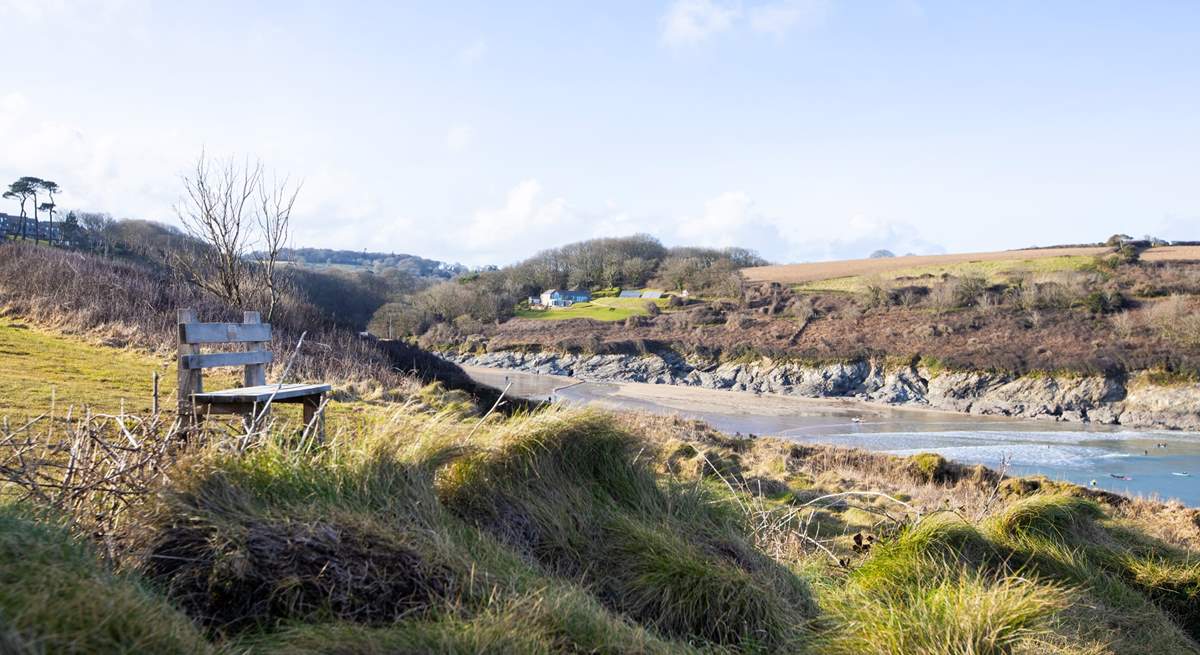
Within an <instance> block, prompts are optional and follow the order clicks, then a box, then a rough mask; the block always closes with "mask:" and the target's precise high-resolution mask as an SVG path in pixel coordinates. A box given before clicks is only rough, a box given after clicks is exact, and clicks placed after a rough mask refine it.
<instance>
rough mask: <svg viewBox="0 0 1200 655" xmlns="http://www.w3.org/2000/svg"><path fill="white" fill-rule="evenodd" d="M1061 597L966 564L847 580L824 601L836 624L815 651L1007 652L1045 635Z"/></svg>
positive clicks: (902, 653)
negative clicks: (883, 581) (907, 577)
mask: <svg viewBox="0 0 1200 655" xmlns="http://www.w3.org/2000/svg"><path fill="white" fill-rule="evenodd" d="M928 566H929V568H935V569H936V568H940V567H942V565H941V564H938V563H935V562H930V563H929V564H928ZM1065 605H1066V594H1065V593H1063V592H1062V591H1061V590H1059V589H1057V588H1055V587H1053V586H1047V585H1041V584H1037V583H1034V582H1031V581H1028V580H1024V579H1022V578H1017V577H1006V578H1000V579H988V578H985V577H980V576H978V575H974V574H971V573H967V572H962V573H959V574H957V575H946V576H940V577H932V578H929V579H926V580H923V581H920V582H917V583H915V584H905V585H892V586H889V587H888V588H886V589H879V588H872V589H865V588H863V587H859V586H856V585H850V586H849V588H848V589H846V590H844V591H843V593H841V594H839V595H837V596H834V597H833V599H832V600H831V601H830V602H829V603H827V604H826V609H827V611H828V612H829V613H830V614H831V615H832V616H833V617H834V618H835V620H836V622H837V624H836V625H837V629H836V630H831V631H830V633H828V634H827V635H826V636H825V639H824V641H823V642H822V644H821V646H822V647H821V648H820V651H821V652H824V653H830V654H839V653H846V654H854V655H859V654H862V653H888V654H894V655H908V654H910V653H922V654H928V655H943V654H944V655H1007V654H1008V653H1012V652H1014V651H1015V650H1017V649H1018V648H1020V647H1028V646H1029V645H1030V644H1031V643H1033V642H1035V641H1037V640H1042V639H1046V638H1048V637H1050V636H1051V634H1052V633H1051V630H1050V628H1049V621H1048V619H1049V618H1050V617H1051V616H1052V615H1053V614H1054V613H1055V612H1056V611H1058V610H1061V609H1062V608H1063V607H1064V606H1065Z"/></svg>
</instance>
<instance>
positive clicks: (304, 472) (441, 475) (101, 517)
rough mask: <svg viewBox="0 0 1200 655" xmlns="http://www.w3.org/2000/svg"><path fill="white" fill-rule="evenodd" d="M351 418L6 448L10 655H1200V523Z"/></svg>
mask: <svg viewBox="0 0 1200 655" xmlns="http://www.w3.org/2000/svg"><path fill="white" fill-rule="evenodd" d="M46 338H51V337H46ZM59 348H60V349H62V350H69V349H73V348H81V349H85V350H86V351H87V352H91V349H94V348H101V349H105V350H109V351H112V349H111V348H106V347H103V346H90V345H83V344H79V343H78V342H76V341H74V340H72V339H64V340H63V343H62V344H61V345H60V346H59ZM114 354H115V353H114ZM0 364H7V361H6V360H0ZM418 398H419V399H423V400H418ZM364 407H365V408H366V409H365V411H366V412H367V413H368V414H369V415H370V417H371V420H370V421H357V422H355V421H347V420H346V418H344V417H345V415H342V416H343V418H337V415H335V416H334V417H332V418H331V422H330V433H331V437H330V439H329V440H328V441H327V442H325V443H314V442H313V441H312V440H311V439H306V438H304V437H303V436H302V435H300V434H299V433H298V432H297V430H298V428H297V427H296V425H295V423H294V422H289V421H286V420H284V421H280V422H278V423H275V424H274V425H272V426H271V427H270V428H268V429H267V430H266V431H265V432H262V433H256V434H254V435H251V436H250V440H249V441H247V440H246V436H245V435H240V434H239V433H238V431H237V429H236V428H232V427H230V428H220V427H218V426H215V425H212V426H210V427H211V428H212V431H210V432H208V433H206V434H204V435H193V436H192V438H191V439H189V440H188V441H186V442H184V441H180V440H179V438H178V435H176V434H174V432H173V428H172V427H171V425H170V421H169V418H168V420H155V419H154V417H148V416H146V415H144V414H143V415H141V416H136V415H128V416H126V417H125V419H124V421H125V424H126V425H127V426H129V429H130V430H132V435H131V436H129V437H127V436H126V435H125V434H123V433H122V432H121V430H118V429H117V428H116V426H115V425H114V424H113V423H112V422H111V421H106V420H104V419H96V418H92V419H89V420H88V421H86V422H85V421H82V420H79V421H76V422H74V423H68V424H65V425H64V424H63V423H61V422H59V423H55V424H49V423H46V422H45V421H44V420H43V421H39V422H35V423H33V424H32V425H27V426H25V427H22V428H18V429H13V428H8V429H7V431H6V432H5V433H4V434H2V435H0V444H3V446H2V447H0V474H2V477H0V480H2V481H0V582H2V583H3V584H0V644H3V647H4V649H5V652H17V653H24V652H78V653H113V652H125V653H139V652H156V653H172V652H178V653H206V652H208V653H225V652H228V653H242V652H254V653H260V652H261V653H427V652H443V653H481V652H482V653H509V652H531V653H567V652H612V653H627V652H660V653H693V652H695V653H699V652H726V653H776V652H778V653H806V652H807V653H855V654H861V653H961V654H968V653H970V654H972V655H975V654H987V653H996V654H999V653H1071V654H1076V653H1089V654H1091V653H1162V652H1178V653H1187V652H1200V649H1198V647H1197V644H1196V641H1195V640H1196V638H1197V637H1198V636H1200V614H1197V612H1196V608H1197V607H1200V604H1198V603H1197V601H1198V594H1200V563H1198V560H1197V559H1196V552H1197V548H1200V513H1198V512H1196V511H1195V510H1188V509H1185V508H1183V507H1180V506H1177V505H1160V504H1157V503H1151V502H1148V501H1134V500H1129V499H1125V498H1122V497H1119V496H1112V495H1109V494H1105V493H1102V492H1093V491H1089V490H1086V489H1081V488H1077V487H1073V486H1070V485H1061V484H1057V483H1051V482H1049V481H1046V480H1040V481H1039V480H1020V479H1004V478H1002V477H1000V476H998V475H996V474H995V473H992V472H990V471H987V470H986V469H982V468H966V467H961V466H957V465H954V464H952V463H948V462H946V461H945V460H942V459H941V458H939V457H937V456H934V455H922V456H917V457H913V458H901V457H894V456H887V455H879V454H871V453H866V452H863V451H855V450H846V449H838V448H831V447H819V446H818V447H810V446H795V445H792V444H789V443H787V442H784V441H779V440H774V439H757V440H751V439H741V438H736V439H735V438H730V437H728V436H725V435H722V434H720V433H717V432H714V431H712V430H710V429H708V428H707V427H705V426H704V425H703V424H700V423H697V422H692V421H683V420H678V419H671V418H664V417H651V416H645V415H637V414H625V415H622V416H620V417H618V416H615V415H612V414H607V413H603V412H596V411H580V410H564V409H561V408H547V409H543V410H539V411H536V412H532V413H519V414H517V415H514V416H511V417H505V416H503V415H499V414H492V415H489V416H486V417H482V413H481V412H480V411H479V410H477V409H475V408H473V407H471V406H470V405H469V404H464V403H463V401H462V398H461V397H459V396H456V395H455V394H453V393H447V392H445V391H442V390H439V389H438V388H437V387H431V388H428V389H426V390H423V391H421V392H420V393H418V394H414V396H413V397H412V399H411V400H410V401H409V402H406V403H403V404H389V403H387V402H384V401H377V402H373V403H369V404H367V405H365V406H364ZM481 417H482V419H481ZM14 438H17V439H20V440H21V442H22V443H24V444H25V445H24V446H22V447H21V448H20V449H19V451H18V450H17V449H14V448H13V447H12V444H13V443H14V442H13V439H14ZM130 439H132V440H133V443H134V444H135V445H134V446H133V447H132V448H131V447H130V441H129V440H130ZM95 440H101V441H102V442H103V443H106V444H107V448H109V449H112V448H117V447H121V448H123V449H124V452H125V453H126V457H130V458H133V459H137V460H139V461H145V462H146V464H145V465H143V466H142V468H141V469H140V470H138V471H131V470H128V469H126V470H124V471H117V470H115V469H105V468H103V467H104V465H105V463H106V462H107V463H108V464H111V463H112V460H109V459H106V456H105V455H103V454H102V453H98V452H94V453H93V455H90V456H88V458H76V459H75V460H73V461H75V466H76V467H77V469H76V470H77V472H76V473H74V474H73V475H75V476H76V479H79V480H90V479H92V477H90V476H92V475H95V474H97V472H96V471H93V470H92V468H97V469H103V470H100V471H99V473H105V472H107V474H106V475H105V476H104V479H106V480H107V482H106V484H105V487H104V488H97V487H90V488H83V487H84V486H86V485H79V487H78V488H71V489H70V490H69V491H68V490H66V488H67V487H70V484H69V483H68V481H67V480H66V479H65V473H64V469H59V468H55V467H54V464H55V462H62V461H63V457H65V455H64V453H65V452H66V451H65V450H63V449H62V448H61V446H60V445H59V444H64V443H74V444H76V447H75V448H73V449H71V451H72V452H79V451H80V449H81V448H82V446H83V445H85V444H89V443H95V442H96V441H95ZM168 444H174V445H169V446H167V447H166V449H165V450H164V449H163V448H164V446H166V445H168ZM18 452H20V458H21V463H20V464H19V465H18V460H17V459H16V457H17V453H18ZM31 468H37V469H38V472H39V477H38V478H37V479H38V480H40V481H41V482H42V483H43V486H42V487H41V488H38V487H35V486H34V485H32V484H30V482H29V480H30V479H31V478H30V477H29V476H30V470H31ZM18 469H20V471H18ZM55 479H57V480H60V481H61V482H62V483H63V484H64V485H65V486H64V491H62V492H55V491H51V490H49V489H48V487H49V485H47V484H46V483H47V482H50V481H52V480H55Z"/></svg>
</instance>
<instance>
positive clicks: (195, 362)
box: [180, 350, 272, 369]
mask: <svg viewBox="0 0 1200 655" xmlns="http://www.w3.org/2000/svg"><path fill="white" fill-rule="evenodd" d="M180 359H181V361H182V362H183V366H184V368H192V369H195V368H213V367H214V366H248V365H252V364H256V365H260V366H261V365H263V364H270V363H271V360H272V356H271V353H269V352H267V351H265V350H251V351H248V352H240V353H208V354H204V355H183V356H182V357H181V358H180Z"/></svg>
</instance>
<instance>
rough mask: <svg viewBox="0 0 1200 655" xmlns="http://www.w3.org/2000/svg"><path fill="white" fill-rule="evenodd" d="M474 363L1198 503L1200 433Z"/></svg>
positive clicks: (598, 397)
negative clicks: (610, 379) (607, 379)
mask: <svg viewBox="0 0 1200 655" xmlns="http://www.w3.org/2000/svg"><path fill="white" fill-rule="evenodd" d="M467 372H468V373H470V374H471V376H472V377H473V378H475V379H476V380H478V381H479V382H481V383H483V384H487V385H490V386H493V387H497V388H501V389H502V388H504V387H505V386H509V391H508V393H509V394H511V395H514V396H520V397H524V398H532V399H553V400H555V401H559V402H566V403H570V404H581V405H600V406H604V407H610V408H614V409H634V410H640V411H648V412H654V413H659V414H678V415H680V416H685V417H688V418H697V419H702V420H704V421H706V422H708V423H709V424H710V425H712V426H713V427H714V428H716V429H718V430H721V431H724V432H728V433H730V434H736V433H741V434H754V435H772V436H778V437H782V438H785V439H790V440H793V441H797V442H802V443H826V444H834V445H839V446H853V447H856V448H866V449H869V450H877V451H882V452H887V453H894V454H898V455H910V454H913V453H918V452H936V453H939V454H941V455H942V456H943V457H946V458H947V459H952V460H955V461H958V462H963V463H967V464H984V465H986V466H989V467H992V468H1001V467H1003V466H1007V467H1008V471H1009V472H1011V473H1013V474H1016V475H1034V474H1040V475H1045V476H1047V477H1049V478H1052V479H1057V480H1066V481H1069V482H1074V483H1077V484H1082V485H1088V484H1091V483H1092V482H1093V481H1094V482H1095V486H1097V487H1100V488H1103V489H1108V490H1110V491H1116V492H1119V493H1125V494H1131V495H1142V496H1158V497H1161V498H1164V499H1166V498H1176V499H1179V500H1181V501H1183V502H1184V503H1186V504H1188V505H1191V506H1200V433H1191V432H1161V431H1138V430H1124V429H1120V428H1114V427H1110V426H1090V425H1080V424H1075V423H1057V422H1043V421H1033V420H1028V419H1006V418H993V417H977V416H969V415H958V414H950V413H942V412H927V411H911V410H906V409H902V408H892V407H887V406H877V405H869V404H865V403H858V402H853V401H845V400H840V399H818V400H813V399H804V398H793V397H790V396H776V395H771V394H753V393H748V392H734V391H714V390H709V389H697V388H694V387H674V386H671V385H648V384H612V383H604V382H581V381H578V380H574V379H571V378H564V377H559V376H549V375H536V374H532V373H524V372H518V371H510V370H504V369H486V368H481V367H467ZM855 419H857V420H855ZM1159 444H1162V445H1163V446H1160V445H1159ZM1178 473H1188V474H1189V476H1186V477H1185V476H1181V475H1177V474H1178ZM1114 476H1120V477H1125V478H1129V479H1127V480H1126V479H1119V478H1118V477H1114Z"/></svg>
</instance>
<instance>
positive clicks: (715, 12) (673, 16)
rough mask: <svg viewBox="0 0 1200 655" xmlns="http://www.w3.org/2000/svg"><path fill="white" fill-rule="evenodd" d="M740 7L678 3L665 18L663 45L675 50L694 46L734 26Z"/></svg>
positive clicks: (703, 0) (690, 0)
mask: <svg viewBox="0 0 1200 655" xmlns="http://www.w3.org/2000/svg"><path fill="white" fill-rule="evenodd" d="M740 15H741V9H740V8H739V7H737V6H730V5H724V4H720V3H717V2H713V0H675V2H674V3H672V4H671V6H670V7H669V8H668V9H667V13H666V14H664V15H663V17H662V34H661V39H662V42H663V43H664V44H666V45H669V46H672V47H679V46H687V45H694V44H697V43H700V42H701V41H704V40H705V39H707V38H708V37H710V36H713V35H714V34H718V33H720V32H724V31H725V30H728V29H729V28H730V27H732V26H733V23H734V21H735V20H737V18H738V17H739V16H740Z"/></svg>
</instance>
